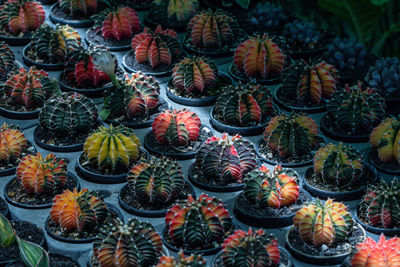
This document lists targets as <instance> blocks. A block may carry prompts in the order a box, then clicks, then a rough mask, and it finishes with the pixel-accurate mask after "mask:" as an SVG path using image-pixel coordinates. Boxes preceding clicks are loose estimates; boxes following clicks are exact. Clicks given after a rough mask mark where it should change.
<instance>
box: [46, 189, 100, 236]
mask: <svg viewBox="0 0 400 267" xmlns="http://www.w3.org/2000/svg"><path fill="white" fill-rule="evenodd" d="M107 213H108V209H107V206H106V204H105V203H104V201H103V200H102V199H101V198H99V197H98V196H97V194H96V193H94V192H91V191H88V190H87V189H82V190H81V191H78V190H77V189H76V188H75V189H74V190H73V191H70V190H65V191H64V192H63V193H62V194H60V195H57V196H55V197H54V201H53V206H52V207H51V210H50V218H51V220H52V221H53V222H54V223H56V224H57V225H59V226H61V227H62V228H63V229H65V231H66V232H71V231H75V230H76V231H78V232H83V231H89V230H91V229H93V228H94V227H96V226H97V225H99V224H101V223H103V221H104V220H105V219H106V217H107Z"/></svg>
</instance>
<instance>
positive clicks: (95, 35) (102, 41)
mask: <svg viewBox="0 0 400 267" xmlns="http://www.w3.org/2000/svg"><path fill="white" fill-rule="evenodd" d="M86 38H87V40H89V41H90V43H94V44H95V45H96V46H101V45H102V46H105V47H121V46H130V44H131V41H132V36H131V38H123V39H121V40H117V39H114V38H104V37H103V35H102V32H101V29H100V28H97V29H95V28H94V27H92V28H90V29H89V30H88V31H87V34H86Z"/></svg>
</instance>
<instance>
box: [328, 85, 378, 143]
mask: <svg viewBox="0 0 400 267" xmlns="http://www.w3.org/2000/svg"><path fill="white" fill-rule="evenodd" d="M384 116H385V101H384V99H383V98H382V97H381V96H380V95H379V94H378V93H377V92H376V91H375V90H374V89H371V88H365V89H364V88H363V87H362V85H361V83H359V84H358V85H355V86H352V87H350V86H349V85H348V84H347V85H346V86H345V87H344V88H343V89H342V90H337V91H336V92H335V93H334V94H333V95H332V96H331V99H330V101H329V105H328V110H327V117H328V118H329V119H330V120H331V121H332V122H334V124H335V128H337V129H341V130H343V131H345V132H347V133H348V134H350V135H360V134H364V133H368V132H370V131H371V130H372V128H373V127H375V126H376V125H378V124H379V123H380V122H381V120H382V119H383V118H384Z"/></svg>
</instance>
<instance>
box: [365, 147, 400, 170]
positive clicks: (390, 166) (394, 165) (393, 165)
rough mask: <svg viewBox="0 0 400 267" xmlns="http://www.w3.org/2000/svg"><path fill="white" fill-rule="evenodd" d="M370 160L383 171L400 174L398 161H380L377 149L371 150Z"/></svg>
mask: <svg viewBox="0 0 400 267" xmlns="http://www.w3.org/2000/svg"><path fill="white" fill-rule="evenodd" d="M368 156H369V160H370V161H371V162H372V163H373V164H374V165H377V166H379V167H380V168H381V169H384V170H388V171H398V172H400V165H399V163H398V162H397V161H395V160H394V161H390V162H382V161H381V160H380V159H379V156H378V152H377V150H376V149H371V151H370V153H369V155H368Z"/></svg>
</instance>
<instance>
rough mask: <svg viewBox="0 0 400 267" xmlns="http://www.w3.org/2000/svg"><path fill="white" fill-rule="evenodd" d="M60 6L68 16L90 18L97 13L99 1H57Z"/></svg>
mask: <svg viewBox="0 0 400 267" xmlns="http://www.w3.org/2000/svg"><path fill="white" fill-rule="evenodd" d="M57 1H58V6H59V7H60V9H61V10H62V11H64V12H65V13H66V14H69V15H72V16H82V15H83V16H85V17H89V16H90V15H93V14H94V13H96V12H97V9H98V4H99V1H98V0H83V1H82V0H57Z"/></svg>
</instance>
